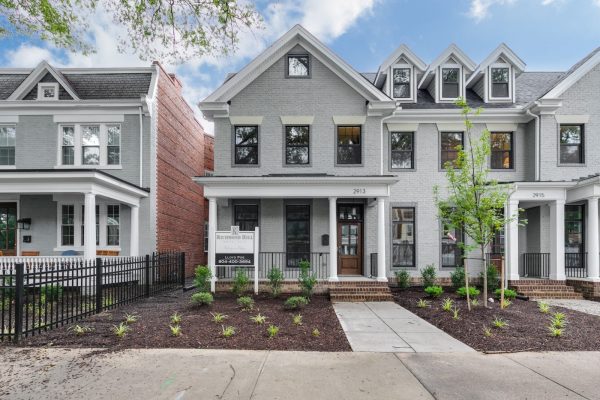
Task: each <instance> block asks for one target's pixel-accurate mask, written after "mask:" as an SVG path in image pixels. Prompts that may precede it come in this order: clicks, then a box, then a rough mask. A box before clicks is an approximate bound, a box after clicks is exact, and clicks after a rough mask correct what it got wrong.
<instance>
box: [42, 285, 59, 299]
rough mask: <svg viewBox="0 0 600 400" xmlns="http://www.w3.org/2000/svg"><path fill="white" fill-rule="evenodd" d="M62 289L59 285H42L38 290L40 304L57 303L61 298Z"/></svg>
mask: <svg viewBox="0 0 600 400" xmlns="http://www.w3.org/2000/svg"><path fill="white" fill-rule="evenodd" d="M62 294H63V287H62V286H60V285H44V286H42V287H41V288H40V296H41V298H42V303H43V302H44V300H45V301H58V299H60V298H61V297H62Z"/></svg>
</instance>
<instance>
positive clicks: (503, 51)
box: [467, 43, 526, 88]
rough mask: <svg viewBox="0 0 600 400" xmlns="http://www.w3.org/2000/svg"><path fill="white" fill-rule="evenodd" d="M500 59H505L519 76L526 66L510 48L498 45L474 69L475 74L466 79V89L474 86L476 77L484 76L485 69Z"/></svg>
mask: <svg viewBox="0 0 600 400" xmlns="http://www.w3.org/2000/svg"><path fill="white" fill-rule="evenodd" d="M500 57H503V58H504V59H506V61H508V62H509V64H511V65H512V67H513V68H514V69H515V72H516V73H517V74H519V73H521V72H523V71H524V70H525V66H526V64H525V62H524V61H523V60H521V58H519V56H517V55H516V54H515V52H514V51H512V49H511V48H510V47H508V46H507V45H506V44H505V43H500V45H499V46H498V47H496V49H494V51H492V52H491V53H490V55H489V56H487V57H486V59H485V60H483V61H482V62H481V63H480V64H479V65H478V66H477V68H476V69H475V72H473V73H472V74H471V76H470V77H469V79H467V88H469V87H471V86H472V85H473V84H475V83H476V82H477V81H478V80H479V79H478V78H477V77H478V76H481V75H484V74H485V70H486V68H487V67H488V66H489V65H491V64H493V63H495V62H496V60H497V59H498V58H500Z"/></svg>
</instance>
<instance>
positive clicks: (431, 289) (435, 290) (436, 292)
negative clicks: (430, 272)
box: [425, 286, 444, 298]
mask: <svg viewBox="0 0 600 400" xmlns="http://www.w3.org/2000/svg"><path fill="white" fill-rule="evenodd" d="M425 293H427V294H428V295H429V296H431V297H433V298H436V297H440V296H441V295H442V293H444V289H442V287H441V286H427V287H426V288H425Z"/></svg>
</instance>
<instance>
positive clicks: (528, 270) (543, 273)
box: [519, 253, 550, 278]
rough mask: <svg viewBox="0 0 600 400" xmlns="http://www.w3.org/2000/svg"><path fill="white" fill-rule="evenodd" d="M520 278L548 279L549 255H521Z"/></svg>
mask: <svg viewBox="0 0 600 400" xmlns="http://www.w3.org/2000/svg"><path fill="white" fill-rule="evenodd" d="M519 276H521V277H522V278H549V277H550V253H523V254H522V255H521V263H520V264H519Z"/></svg>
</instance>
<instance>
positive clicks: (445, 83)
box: [440, 66, 461, 100]
mask: <svg viewBox="0 0 600 400" xmlns="http://www.w3.org/2000/svg"><path fill="white" fill-rule="evenodd" d="M444 70H456V71H457V72H456V82H446V81H445V80H444ZM460 71H461V68H460V67H458V66H457V67H442V68H441V71H440V73H441V75H442V76H441V79H440V82H441V83H440V86H441V87H440V98H441V99H443V100H454V99H457V98H459V97H460V92H461V90H460V86H461V76H460ZM448 85H453V86H454V85H456V96H445V95H444V92H445V90H444V89H445V88H446V86H448Z"/></svg>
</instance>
